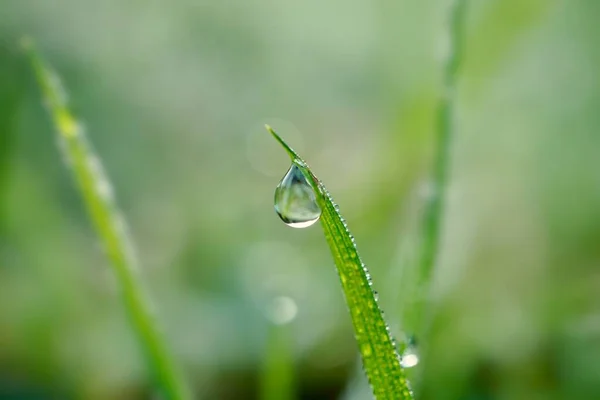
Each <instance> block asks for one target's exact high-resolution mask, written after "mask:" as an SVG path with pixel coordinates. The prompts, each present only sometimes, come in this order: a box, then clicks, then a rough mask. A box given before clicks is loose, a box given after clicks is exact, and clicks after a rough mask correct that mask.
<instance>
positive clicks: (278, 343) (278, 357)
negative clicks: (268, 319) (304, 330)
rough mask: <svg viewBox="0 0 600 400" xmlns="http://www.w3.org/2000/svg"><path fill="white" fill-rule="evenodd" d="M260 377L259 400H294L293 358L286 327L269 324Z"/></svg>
mask: <svg viewBox="0 0 600 400" xmlns="http://www.w3.org/2000/svg"><path fill="white" fill-rule="evenodd" d="M268 329H269V334H268V337H267V341H266V351H265V357H264V365H263V370H262V376H261V387H260V390H261V391H260V399H261V400H295V399H296V395H295V387H294V358H293V354H292V343H291V338H290V336H291V331H290V329H289V326H287V325H278V324H275V323H269V327H268Z"/></svg>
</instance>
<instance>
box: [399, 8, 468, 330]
mask: <svg viewBox="0 0 600 400" xmlns="http://www.w3.org/2000/svg"><path fill="white" fill-rule="evenodd" d="M467 5H468V1H467V0H455V1H454V2H453V4H452V6H451V9H450V13H449V21H448V26H449V28H448V36H449V43H450V49H449V53H448V57H447V59H446V61H445V64H444V67H443V81H442V83H443V88H442V96H441V99H440V102H439V105H438V109H437V115H436V140H437V141H436V148H435V159H434V165H433V177H432V183H431V194H430V196H429V198H428V201H427V204H426V205H425V209H424V215H423V220H422V227H421V231H420V238H419V242H420V247H419V251H418V253H417V257H418V258H417V260H416V268H417V277H416V282H414V283H411V284H413V285H414V286H413V288H414V291H415V292H416V293H421V295H415V296H412V298H410V299H408V300H409V301H410V302H411V303H410V304H411V306H410V307H402V311H403V312H404V313H405V316H404V318H403V327H404V329H405V330H407V331H408V332H410V333H411V334H416V335H418V336H419V335H422V334H424V333H425V331H426V329H427V327H426V326H425V325H426V324H427V323H428V322H427V321H426V319H425V315H426V313H425V306H426V303H427V296H426V294H427V293H428V288H429V283H430V282H431V276H432V273H433V269H434V267H435V263H436V261H437V257H438V253H439V242H440V236H441V225H442V219H443V212H444V205H445V201H446V186H447V182H448V170H449V165H450V149H451V143H452V139H453V121H452V119H453V114H454V108H455V92H456V85H457V79H458V71H459V68H460V66H461V63H462V59H463V48H462V44H463V36H464V32H463V31H464V29H465V17H466V10H467ZM423 294H425V296H423Z"/></svg>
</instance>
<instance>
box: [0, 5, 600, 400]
mask: <svg viewBox="0 0 600 400" xmlns="http://www.w3.org/2000/svg"><path fill="white" fill-rule="evenodd" d="M448 5H449V1H409V0H357V1H351V2H348V1H341V0H331V1H317V0H306V1H272V0H246V1H242V0H238V1H203V0H200V1H197V0H171V1H158V0H155V1H133V0H132V1H123V0H122V1H118V0H105V1H91V0H38V1H34V0H4V1H2V5H1V6H0V399H55V398H61V399H62V398H66V399H71V398H81V399H146V398H152V397H153V391H152V384H151V382H149V381H148V378H147V374H146V373H145V369H144V365H143V361H142V358H141V356H140V352H139V349H138V348H137V345H136V342H135V339H134V336H133V334H132V332H131V330H130V326H129V323H128V321H127V318H126V315H125V313H124V311H123V307H122V304H121V302H120V299H119V297H118V295H117V292H116V282H115V281H114V278H113V276H112V275H111V273H110V270H109V268H108V266H107V259H106V257H105V256H104V254H103V252H102V249H101V246H100V244H99V241H98V239H97V237H96V235H95V233H94V231H93V230H92V228H91V225H90V223H89V221H88V218H87V216H86V214H85V211H84V208H83V205H82V202H81V199H80V196H79V193H78V192H77V190H76V188H75V187H74V185H73V183H72V177H71V174H70V171H68V169H67V168H66V167H65V164H64V163H63V160H62V157H61V153H60V152H59V151H58V149H57V146H56V143H55V142H56V141H55V135H54V132H53V129H52V125H51V123H50V119H49V117H48V116H47V114H46V112H45V110H44V108H43V107H42V102H41V96H40V93H39V90H38V88H37V87H36V85H35V82H34V80H33V77H32V73H31V71H30V69H29V67H28V65H27V63H26V60H25V59H24V57H23V55H22V53H21V52H20V51H19V49H18V45H17V43H18V39H19V38H20V37H21V35H23V34H29V35H31V36H32V37H33V38H35V40H36V41H37V43H38V46H39V49H40V51H41V52H42V53H43V54H44V56H45V57H46V58H47V59H48V60H49V61H50V62H51V64H52V65H53V66H54V67H55V69H56V70H57V71H58V72H59V74H60V75H61V76H62V77H63V81H64V84H65V87H66V88H67V90H68V92H69V95H70V100H71V105H72V107H73V110H74V112H75V113H76V114H77V115H78V116H79V117H80V118H81V119H82V121H83V122H84V123H85V125H86V127H87V128H88V131H89V136H90V140H91V142H92V143H93V144H94V147H95V149H96V150H97V152H98V154H99V155H100V157H101V158H102V159H103V162H104V166H105V169H106V170H107V173H108V175H109V177H110V178H111V180H112V182H113V184H114V187H115V191H116V194H117V199H118V203H119V205H120V207H121V208H122V210H123V212H124V214H125V216H126V217H127V220H128V222H129V226H130V231H131V236H132V238H133V241H134V242H135V244H136V245H137V248H138V253H139V258H140V261H141V265H142V268H143V270H142V272H143V276H144V278H145V282H146V284H147V285H148V288H149V290H150V292H151V294H152V297H153V303H154V308H155V310H156V313H157V315H158V317H159V319H160V321H161V324H162V326H163V328H164V332H165V335H166V337H167V339H168V342H169V345H170V347H171V348H172V349H173V351H174V353H175V355H176V356H177V358H178V360H179V362H180V364H181V365H182V367H183V370H184V372H185V375H186V377H187V378H188V379H189V380H190V382H191V383H192V385H193V387H194V392H195V396H196V398H198V399H223V400H229V399H236V400H237V399H258V398H259V393H261V380H262V378H261V375H262V371H263V370H264V369H265V364H266V363H267V362H266V361H265V360H267V359H269V357H272V356H273V354H271V355H269V353H273V351H274V352H275V353H274V354H275V355H280V356H281V355H285V354H286V353H289V354H288V355H289V357H287V356H286V357H283V361H281V360H280V361H281V362H282V363H283V365H287V367H285V368H292V372H291V377H289V376H288V377H287V378H290V379H291V384H292V385H293V386H294V388H295V392H296V394H297V399H345V400H360V399H369V398H370V395H369V392H368V388H367V384H366V382H365V379H364V378H362V377H360V376H359V377H358V378H357V374H356V368H357V367H356V364H357V355H358V353H357V348H356V344H355V342H354V339H353V334H352V329H351V325H350V321H349V317H348V313H347V311H346V309H345V304H344V301H343V297H342V293H341V290H340V287H339V283H338V282H337V279H338V278H337V275H336V273H335V269H334V267H333V263H332V260H331V256H330V255H329V252H328V249H327V246H326V244H325V242H324V239H323V238H322V233H321V232H320V229H319V228H318V227H315V228H313V229H305V230H294V229H290V228H288V227H286V226H285V225H284V224H282V223H281V222H280V221H279V220H278V218H277V216H276V214H275V213H274V211H273V206H272V198H273V197H272V196H273V190H274V188H275V186H276V184H277V182H278V180H279V179H280V178H281V176H283V174H284V172H285V170H286V169H287V167H288V161H287V160H286V155H285V154H284V153H283V151H282V150H281V149H279V148H278V146H277V144H276V143H275V142H274V141H273V140H272V139H271V138H270V137H269V135H268V134H267V133H266V131H264V128H263V124H264V123H269V124H271V125H272V126H273V127H274V128H275V129H277V130H278V131H279V132H280V133H281V134H282V135H283V136H284V137H285V138H286V139H287V140H288V141H289V142H290V144H292V146H293V147H294V148H296V149H297V150H298V151H299V152H300V153H301V154H303V155H304V156H305V158H306V159H307V160H308V161H309V163H310V164H311V166H312V167H313V169H314V170H315V172H316V173H317V174H318V175H319V177H320V178H321V179H322V180H323V181H324V182H325V184H326V185H327V186H328V188H329V190H330V192H331V193H332V195H333V196H334V198H335V199H336V201H337V202H338V203H339V204H340V206H341V210H342V213H343V214H344V216H345V217H346V219H347V221H348V223H349V225H350V227H351V229H352V231H353V233H354V234H355V236H356V239H357V242H358V244H359V250H360V251H361V254H362V257H363V258H364V260H365V261H366V263H367V265H368V266H369V268H370V270H371V272H372V276H373V280H374V285H375V287H376V288H377V289H378V290H379V293H380V302H381V305H382V307H383V309H384V310H385V311H386V317H388V318H389V320H390V322H391V324H392V329H393V332H394V334H396V335H398V336H400V335H401V332H402V330H401V329H402V326H401V325H402V324H401V319H400V315H401V310H400V308H401V302H400V298H401V297H402V293H405V289H406V288H407V287H408V286H409V283H406V282H403V281H402V279H401V277H402V276H405V273H406V271H405V270H404V269H407V268H408V269H410V268H414V265H413V264H414V263H412V264H411V262H410V260H411V254H413V253H414V252H415V245H414V243H415V237H416V236H415V235H416V233H417V232H418V223H419V218H420V215H421V214H420V213H421V212H422V208H423V204H424V203H425V200H426V198H427V194H428V188H430V186H429V184H428V182H429V181H428V176H430V175H429V174H430V171H431V165H432V155H433V154H434V151H433V150H434V148H435V142H434V126H435V124H434V116H435V108H436V104H437V102H438V100H439V97H440V95H441V71H442V62H443V60H444V58H445V56H446V55H445V50H446V49H447V37H446V30H447V24H446V17H447V9H448ZM599 18H600V2H598V1H597V0H472V1H470V2H469V9H468V15H467V19H466V23H467V26H466V35H467V38H466V41H465V59H464V64H463V68H462V70H461V71H460V79H459V85H458V91H457V93H456V95H457V99H458V102H457V108H456V116H455V136H454V142H453V144H452V149H451V151H452V162H451V167H450V185H449V192H448V203H447V208H446V214H445V216H444V221H443V232H442V242H441V249H440V254H439V258H438V264H437V266H436V270H435V273H434V276H433V281H432V285H431V288H430V289H431V290H429V291H428V292H427V297H428V298H429V300H430V305H429V307H428V316H427V318H428V319H429V320H430V321H431V333H430V334H429V335H427V336H426V337H425V338H423V340H422V341H421V342H420V345H422V346H424V348H427V353H426V356H424V358H423V359H422V362H421V363H420V364H419V366H418V367H417V368H416V370H415V371H414V372H413V371H411V375H414V376H417V375H418V376H420V379H418V380H419V381H420V382H421V384H420V385H418V387H417V390H418V391H417V399H468V400H476V399H477V400H484V399H490V400H491V399H524V400H525V399H526V400H537V399H598V398H600V134H598V130H599V128H600V112H599V111H600V74H599V72H598V71H599V68H598V67H599V66H600V41H599V40H600V39H599V38H600V25H599V24H598V19H599ZM402 260H404V261H402ZM406 260H408V262H406ZM401 292H402V293H401ZM281 296H284V299H286V300H285V301H284V302H283V303H282V302H281V301H280V300H281ZM277 299H280V300H277ZM274 302H275V304H279V305H280V306H281V305H282V304H283V305H285V307H283V308H284V310H287V311H288V312H289V311H290V310H292V311H295V313H294V312H292V314H293V315H291V317H293V320H292V321H289V323H288V324H287V325H285V326H284V327H281V328H276V329H285V335H281V336H278V337H277V338H276V340H275V339H273V337H274V336H273V334H272V333H273V329H274V328H273V327H272V323H271V322H270V321H272V320H273V317H277V312H275V314H273V303H274ZM279 309H280V310H279V311H281V307H279ZM276 311H277V310H276ZM279 317H281V315H279ZM291 317H290V318H291ZM275 319H277V318H275ZM288 319H289V318H288ZM279 333H281V332H279ZM282 338H283V339H282ZM274 342H277V343H278V344H277V346H275V350H273V343H274ZM286 358H287V359H288V361H285V359H286ZM285 368H283V367H282V374H284V375H285V374H286V372H285V371H283V370H285ZM284 378H285V377H282V379H284ZM287 378H286V379H287ZM281 400H288V399H287V398H285V399H284V397H283V394H282V398H281Z"/></svg>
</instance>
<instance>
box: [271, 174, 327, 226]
mask: <svg viewBox="0 0 600 400" xmlns="http://www.w3.org/2000/svg"><path fill="white" fill-rule="evenodd" d="M275 211H277V214H278V215H279V217H280V218H281V220H282V221H283V222H285V223H286V224H287V225H288V226H291V227H292V228H306V227H308V226H311V225H312V224H314V223H315V222H317V221H318V220H319V217H320V216H321V209H320V208H319V205H318V204H317V199H316V197H315V192H314V191H313V189H312V187H311V186H310V183H309V182H308V180H307V179H306V178H305V177H304V175H303V174H302V171H300V168H298V166H297V165H296V164H292V166H291V167H290V169H289V170H288V172H287V173H286V174H285V176H284V177H283V179H281V182H279V185H277V188H276V189H275Z"/></svg>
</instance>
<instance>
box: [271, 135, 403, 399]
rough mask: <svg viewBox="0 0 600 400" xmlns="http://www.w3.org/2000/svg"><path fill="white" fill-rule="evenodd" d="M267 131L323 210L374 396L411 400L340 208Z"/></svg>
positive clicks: (305, 167)
mask: <svg viewBox="0 0 600 400" xmlns="http://www.w3.org/2000/svg"><path fill="white" fill-rule="evenodd" d="M266 128H267V130H268V131H269V132H270V133H271V134H272V135H273V137H274V138H275V139H276V140H277V141H278V142H279V143H280V144H281V145H282V146H283V148H284V149H285V150H286V152H287V153H288V155H289V156H290V158H291V160H292V163H294V164H296V165H297V166H298V167H299V168H300V170H301V171H302V173H303V174H304V176H305V177H306V179H307V180H308V181H309V182H310V184H311V186H312V187H313V189H314V191H315V194H316V198H317V202H318V204H319V207H320V208H321V210H322V214H321V226H322V227H323V231H324V233H325V238H326V239H327V243H328V244H329V249H330V250H331V254H332V255H333V259H334V261H335V265H336V267H337V271H338V274H339V277H340V282H341V284H342V290H343V292H344V296H345V298H346V304H347V305H348V309H349V311H350V316H351V319H352V324H353V326H354V334H355V337H356V340H357V342H358V346H359V350H360V354H361V357H362V361H363V367H364V370H365V373H366V375H367V378H368V379H369V382H370V384H371V388H372V390H373V395H374V396H375V398H376V399H377V400H388V399H389V400H406V399H412V398H413V397H412V392H411V390H410V388H409V384H408V381H407V380H406V377H405V375H404V371H403V369H402V367H401V366H400V362H399V357H398V353H397V351H396V347H395V344H394V341H393V339H392V337H391V336H390V332H389V329H388V326H387V324H386V322H385V320H384V318H383V313H382V311H381V309H380V308H379V306H378V304H377V300H376V297H375V292H374V291H373V289H372V287H371V278H370V275H369V271H368V270H367V268H366V267H365V265H364V264H363V262H362V261H361V259H360V256H359V255H358V251H357V250H356V244H355V242H354V238H353V237H352V235H351V234H350V232H349V231H348V227H347V225H346V222H345V221H344V219H343V218H342V216H341V215H340V213H339V210H338V207H337V205H336V204H335V203H334V202H333V200H332V199H331V196H330V195H329V192H327V190H326V189H325V186H323V184H322V183H321V181H320V180H319V179H317V177H316V176H315V175H314V174H313V173H312V171H311V170H310V168H309V167H308V165H307V164H306V163H305V162H304V160H302V158H300V156H299V155H298V154H297V153H296V152H295V151H294V150H293V149H292V148H291V147H289V146H288V145H287V144H286V143H285V141H284V140H283V139H282V138H281V137H280V136H279V135H278V134H277V133H276V132H275V131H274V130H273V129H272V128H271V127H270V126H268V125H267V126H266Z"/></svg>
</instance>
